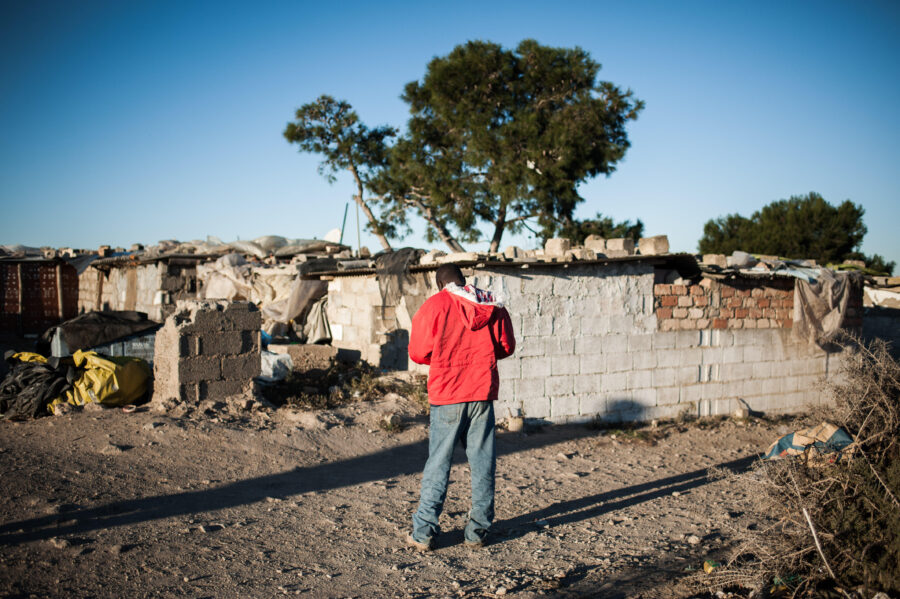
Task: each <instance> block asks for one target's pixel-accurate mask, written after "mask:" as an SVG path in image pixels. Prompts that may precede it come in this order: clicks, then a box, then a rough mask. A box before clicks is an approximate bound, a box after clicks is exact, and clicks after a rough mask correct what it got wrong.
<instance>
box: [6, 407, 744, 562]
mask: <svg viewBox="0 0 900 599" xmlns="http://www.w3.org/2000/svg"><path fill="white" fill-rule="evenodd" d="M555 428H556V429H557V430H563V431H564V432H563V433H562V434H559V433H554V434H536V435H530V436H528V437H524V438H523V437H518V438H517V439H516V440H513V439H512V438H511V436H508V435H501V436H500V437H499V439H498V441H499V442H498V444H497V448H498V454H499V455H508V454H513V453H517V452H520V451H527V450H530V449H535V448H538V447H542V446H545V445H551V444H554V443H559V442H562V441H566V440H571V439H575V438H579V437H587V436H593V435H596V434H597V433H596V431H593V430H590V429H588V428H586V427H583V426H576V425H572V426H568V427H555ZM427 452H428V444H427V441H419V442H416V443H410V444H407V445H403V446H399V447H394V448H390V449H386V450H384V451H379V452H376V453H373V454H368V455H364V456H359V457H356V458H350V459H346V460H341V461H339V462H329V463H323V464H318V465H315V466H308V467H303V468H296V469H294V470H288V471H285V472H280V473H278V474H270V475H266V476H260V477H256V478H250V479H246V480H241V481H236V482H233V483H230V484H227V485H223V486H220V487H215V488H211V489H203V490H198V491H184V492H181V493H173V494H169V495H156V496H152V497H143V498H139V499H129V500H123V501H116V502H113V503H109V504H106V505H103V506H98V507H90V508H82V509H75V510H72V511H68V512H65V513H63V514H53V515H48V516H43V517H39V518H31V519H28V520H21V521H17V522H9V523H6V524H3V525H0V545H16V544H19V543H24V542H29V541H36V540H41V539H48V538H51V537H56V536H62V535H69V534H76V533H84V532H88V531H91V530H98V529H105V528H112V527H116V526H125V525H130V524H137V523H141V522H147V521H151V520H157V519H162V518H170V517H173V516H184V515H188V514H197V513H203V512H213V511H216V510H222V509H226V508H233V507H238V506H242V505H249V504H252V503H256V502H260V501H264V500H266V499H267V498H269V497H279V498H286V497H289V496H292V495H298V494H302V493H308V492H311V491H325V490H330V489H336V488H341V487H347V486H353V485H358V484H362V483H366V482H371V481H376V480H383V479H388V478H394V477H397V476H403V475H411V474H417V473H419V472H421V470H422V467H423V465H424V463H425V459H426V458H427ZM457 459H459V454H457ZM754 459H755V458H754V457H747V458H743V459H741V460H736V461H734V462H728V463H726V464H722V466H724V467H728V468H732V469H735V468H746V467H747V466H748V465H749V464H750V463H752V461H753V460H754ZM706 472H707V470H706V469H700V470H695V471H693V472H689V473H687V474H681V475H676V476H670V477H666V478H664V479H660V480H658V481H653V482H648V483H642V484H638V485H632V486H629V487H625V488H622V489H617V490H614V491H609V492H606V493H599V494H596V495H591V496H589V497H585V498H582V499H576V500H572V501H566V502H559V503H555V504H552V505H550V506H547V507H545V508H542V509H541V510H538V511H535V512H531V513H529V514H525V515H522V516H519V517H517V518H513V519H511V520H506V521H503V522H499V523H498V524H497V527H498V529H499V530H500V531H505V532H506V533H507V536H508V537H513V538H515V537H516V536H521V535H522V534H525V533H526V532H528V530H531V529H532V528H531V527H532V526H533V524H532V523H533V522H534V521H535V520H541V519H543V520H548V521H549V522H550V523H551V525H558V524H565V523H568V522H576V521H579V520H583V519H585V518H591V517H593V516H596V515H599V514H602V513H605V512H608V511H611V510H614V509H619V508H622V507H626V506H629V505H635V504H637V503H641V502H643V501H649V500H651V499H654V498H656V497H660V496H662V495H665V494H669V493H671V492H672V491H675V490H687V489H691V488H694V487H697V486H700V485H702V484H705V482H706ZM610 502H612V503H610Z"/></svg>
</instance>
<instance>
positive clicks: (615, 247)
mask: <svg viewBox="0 0 900 599" xmlns="http://www.w3.org/2000/svg"><path fill="white" fill-rule="evenodd" d="M606 249H607V252H606V255H607V256H608V255H610V252H615V251H624V252H627V255H631V254H633V253H634V239H623V238H619V239H607V240H606Z"/></svg>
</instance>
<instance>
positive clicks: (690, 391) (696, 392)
mask: <svg viewBox="0 0 900 599" xmlns="http://www.w3.org/2000/svg"><path fill="white" fill-rule="evenodd" d="M678 399H679V401H680V402H681V403H696V402H698V401H700V400H701V399H703V384H696V385H682V386H681V394H680V396H679V398H678Z"/></svg>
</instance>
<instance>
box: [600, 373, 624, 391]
mask: <svg viewBox="0 0 900 599" xmlns="http://www.w3.org/2000/svg"><path fill="white" fill-rule="evenodd" d="M627 387H628V378H627V375H626V373H624V372H616V373H612V374H605V375H603V376H602V377H601V379H600V392H601V393H619V392H623V391H625V390H626V389H627Z"/></svg>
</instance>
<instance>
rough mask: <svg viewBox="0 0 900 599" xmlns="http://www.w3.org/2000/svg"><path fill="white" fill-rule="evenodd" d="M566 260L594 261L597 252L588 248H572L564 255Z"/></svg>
mask: <svg viewBox="0 0 900 599" xmlns="http://www.w3.org/2000/svg"><path fill="white" fill-rule="evenodd" d="M565 258H566V259H567V260H596V259H597V252H595V251H594V250H592V249H588V248H572V249H571V250H568V251H567V252H566V253H565Z"/></svg>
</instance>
